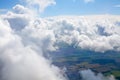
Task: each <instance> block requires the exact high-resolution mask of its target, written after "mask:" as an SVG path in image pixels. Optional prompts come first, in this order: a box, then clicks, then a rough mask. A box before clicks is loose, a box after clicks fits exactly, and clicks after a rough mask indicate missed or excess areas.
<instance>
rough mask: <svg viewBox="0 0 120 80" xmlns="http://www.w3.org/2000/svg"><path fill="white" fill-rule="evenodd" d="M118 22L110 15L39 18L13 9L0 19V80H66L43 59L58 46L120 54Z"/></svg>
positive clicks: (28, 11) (119, 19)
mask: <svg viewBox="0 0 120 80" xmlns="http://www.w3.org/2000/svg"><path fill="white" fill-rule="evenodd" d="M119 22H120V16H114V15H99V16H56V17H48V18H39V17H36V14H34V11H32V10H30V9H29V8H28V7H24V6H22V5H16V6H15V7H13V10H12V11H8V13H7V14H3V15H1V16H0V25H1V28H0V33H1V34H0V42H1V44H0V61H1V62H0V65H2V67H1V69H0V73H1V76H2V77H1V79H0V80H48V79H49V80H66V77H64V73H63V71H62V70H60V69H59V68H58V67H56V66H55V65H53V64H52V63H51V61H49V59H47V58H45V57H44V55H45V54H46V53H48V51H53V50H56V49H59V45H57V44H60V43H61V42H64V43H66V44H68V45H74V46H75V47H79V48H81V49H87V50H92V51H97V52H105V51H108V50H114V51H120V33H119V31H120V25H119V24H118V23H119ZM43 73H44V74H43Z"/></svg>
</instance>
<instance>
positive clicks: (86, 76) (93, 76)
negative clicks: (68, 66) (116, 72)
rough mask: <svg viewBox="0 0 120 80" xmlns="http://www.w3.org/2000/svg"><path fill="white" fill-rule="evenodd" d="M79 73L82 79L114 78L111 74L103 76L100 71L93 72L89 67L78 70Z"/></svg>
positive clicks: (110, 79) (113, 79)
mask: <svg viewBox="0 0 120 80" xmlns="http://www.w3.org/2000/svg"><path fill="white" fill-rule="evenodd" d="M80 75H81V77H82V80H116V79H115V78H114V76H112V75H110V76H106V77H105V76H103V75H102V74H101V73H98V74H95V73H94V72H92V71H91V70H89V69H88V70H83V71H80Z"/></svg>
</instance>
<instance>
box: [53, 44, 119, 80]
mask: <svg viewBox="0 0 120 80" xmlns="http://www.w3.org/2000/svg"><path fill="white" fill-rule="evenodd" d="M51 55H52V60H53V64H55V65H57V66H58V67H60V68H64V67H66V69H67V71H66V73H67V76H68V77H69V79H70V80H80V78H81V77H80V75H79V71H80V70H85V69H91V70H92V71H94V72H95V73H103V74H104V75H105V76H108V75H111V74H112V75H114V76H115V77H116V78H117V79H118V80H120V53H119V52H115V51H107V52H105V53H98V52H93V51H88V50H81V49H79V48H73V47H72V46H64V47H61V48H60V50H59V51H56V52H54V53H52V54H51Z"/></svg>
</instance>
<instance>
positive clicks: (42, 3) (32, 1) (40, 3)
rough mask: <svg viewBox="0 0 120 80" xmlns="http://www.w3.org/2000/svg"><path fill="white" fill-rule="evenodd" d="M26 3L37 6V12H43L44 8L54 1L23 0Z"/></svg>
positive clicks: (53, 3)
mask: <svg viewBox="0 0 120 80" xmlns="http://www.w3.org/2000/svg"><path fill="white" fill-rule="evenodd" d="M25 1H26V3H27V5H29V6H32V7H33V6H34V8H38V10H39V12H40V13H41V12H43V11H44V10H45V8H47V7H48V6H51V5H55V4H56V2H55V1H54V0H25Z"/></svg>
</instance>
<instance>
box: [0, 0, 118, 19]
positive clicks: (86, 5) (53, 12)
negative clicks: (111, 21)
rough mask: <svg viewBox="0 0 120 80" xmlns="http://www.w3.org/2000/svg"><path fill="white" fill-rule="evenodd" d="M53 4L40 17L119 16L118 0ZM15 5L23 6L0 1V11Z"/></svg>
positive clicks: (10, 0) (58, 0) (12, 0)
mask: <svg viewBox="0 0 120 80" xmlns="http://www.w3.org/2000/svg"><path fill="white" fill-rule="evenodd" d="M55 2H56V4H55V5H52V6H49V7H47V8H46V9H45V11H44V12H42V13H41V16H43V17H46V16H59V15H98V14H113V15H119V14H120V0H55ZM16 4H22V5H23V3H22V2H21V1H20V0H0V11H1V12H3V11H4V9H11V8H12V7H13V6H14V5H16Z"/></svg>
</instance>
